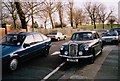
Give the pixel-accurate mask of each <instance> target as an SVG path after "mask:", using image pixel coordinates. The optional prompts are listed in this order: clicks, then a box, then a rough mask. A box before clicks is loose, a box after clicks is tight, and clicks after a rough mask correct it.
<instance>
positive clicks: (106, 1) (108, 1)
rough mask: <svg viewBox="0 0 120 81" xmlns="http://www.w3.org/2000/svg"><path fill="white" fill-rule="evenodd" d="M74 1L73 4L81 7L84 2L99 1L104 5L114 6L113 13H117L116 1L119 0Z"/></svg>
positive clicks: (93, 0)
mask: <svg viewBox="0 0 120 81" xmlns="http://www.w3.org/2000/svg"><path fill="white" fill-rule="evenodd" d="M73 1H74V3H75V6H77V7H83V5H84V3H85V2H90V1H92V2H100V3H103V4H105V5H106V7H107V8H108V9H109V8H114V10H115V15H117V14H118V2H119V1H120V0H73Z"/></svg>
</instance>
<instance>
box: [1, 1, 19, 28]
mask: <svg viewBox="0 0 120 81" xmlns="http://www.w3.org/2000/svg"><path fill="white" fill-rule="evenodd" d="M3 4H4V5H5V7H6V8H7V10H8V11H9V13H10V14H11V17H12V19H13V23H14V28H16V20H17V12H16V6H15V4H14V2H10V1H8V2H3Z"/></svg>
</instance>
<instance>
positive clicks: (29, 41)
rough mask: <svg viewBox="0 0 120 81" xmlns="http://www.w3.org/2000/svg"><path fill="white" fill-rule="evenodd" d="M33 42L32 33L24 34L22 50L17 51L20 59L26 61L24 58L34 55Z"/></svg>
mask: <svg viewBox="0 0 120 81" xmlns="http://www.w3.org/2000/svg"><path fill="white" fill-rule="evenodd" d="M34 43H35V39H34V37H33V35H28V36H26V38H25V41H24V43H23V46H22V47H23V48H22V50H20V51H19V52H17V53H18V54H19V57H20V60H21V61H26V60H28V59H30V58H32V57H34V54H35V46H34Z"/></svg>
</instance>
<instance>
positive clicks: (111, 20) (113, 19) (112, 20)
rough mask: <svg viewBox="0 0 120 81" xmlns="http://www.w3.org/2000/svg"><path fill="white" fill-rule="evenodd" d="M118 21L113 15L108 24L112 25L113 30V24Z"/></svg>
mask: <svg viewBox="0 0 120 81" xmlns="http://www.w3.org/2000/svg"><path fill="white" fill-rule="evenodd" d="M116 20H117V18H116V17H115V16H113V15H111V16H110V17H109V19H108V22H109V23H110V26H111V28H113V23H114V22H115V21H116Z"/></svg>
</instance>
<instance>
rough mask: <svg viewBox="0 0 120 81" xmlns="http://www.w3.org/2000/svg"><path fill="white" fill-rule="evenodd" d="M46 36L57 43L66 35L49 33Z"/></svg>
mask: <svg viewBox="0 0 120 81" xmlns="http://www.w3.org/2000/svg"><path fill="white" fill-rule="evenodd" d="M47 36H48V37H50V38H51V39H56V40H58V41H59V40H65V39H66V35H64V34H63V33H61V32H52V33H49V34H48V35H47Z"/></svg>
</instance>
